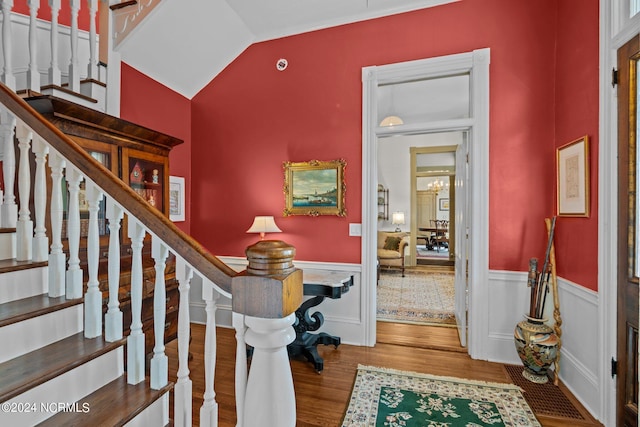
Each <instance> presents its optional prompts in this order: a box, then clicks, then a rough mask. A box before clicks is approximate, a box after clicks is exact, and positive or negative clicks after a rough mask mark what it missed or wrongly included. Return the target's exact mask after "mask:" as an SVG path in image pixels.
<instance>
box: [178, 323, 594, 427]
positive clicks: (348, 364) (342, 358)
mask: <svg viewBox="0 0 640 427" xmlns="http://www.w3.org/2000/svg"><path fill="white" fill-rule="evenodd" d="M191 330H192V336H193V339H192V343H191V352H192V354H193V359H192V360H191V362H190V363H189V369H190V371H191V374H190V377H191V380H192V381H193V408H194V417H193V425H198V424H199V408H200V406H201V405H202V395H203V393H204V377H203V375H204V364H203V348H204V336H203V333H204V326H202V325H197V324H193V325H192V329H191ZM217 333H218V361H217V364H216V380H215V390H216V400H217V402H218V405H219V426H220V427H233V426H235V420H236V416H235V397H234V370H235V367H234V364H235V348H236V345H235V337H234V334H235V331H233V330H232V329H223V328H218V331H217ZM378 336H379V341H380V342H379V343H378V344H377V345H376V346H375V347H358V346H351V345H346V344H342V345H340V346H339V347H338V348H337V349H335V348H333V347H332V346H326V347H325V346H320V347H319V350H318V351H319V353H320V355H321V356H322V357H323V358H324V371H323V372H322V373H321V374H317V373H316V372H315V370H314V368H313V366H312V365H311V364H310V363H308V362H306V361H301V360H292V361H291V369H292V372H293V379H294V387H295V391H296V403H297V427H318V426H322V427H324V426H326V427H337V426H340V422H341V420H342V416H343V414H344V412H345V410H346V408H347V404H348V401H349V397H350V395H351V387H352V385H353V381H354V379H355V375H356V369H357V366H358V364H363V365H373V366H381V367H389V368H395V369H401V370H408V371H417V372H424V373H431V374H435V375H447V376H453V377H459V378H469V379H475V380H481V381H491V382H503V383H508V382H510V381H509V376H508V374H507V373H506V371H505V370H504V368H503V366H502V365H501V364H499V363H491V362H485V361H481V360H472V359H471V358H470V357H469V356H468V355H467V354H466V353H465V352H464V350H463V349H461V348H460V347H459V346H457V344H456V343H457V332H456V329H455V328H442V327H429V326H416V325H401V324H395V323H388V322H378ZM411 338H413V340H414V341H412V340H411ZM416 338H418V340H417V341H415V339H416ZM383 341H384V342H383ZM421 347H422V348H421ZM167 355H168V356H169V378H170V380H171V381H175V380H176V371H177V342H176V341H173V342H171V343H169V344H168V345H167ZM563 391H565V394H566V393H568V392H566V388H565V389H564V390H563ZM570 398H572V397H570ZM573 401H574V404H575V399H573ZM171 405H172V406H171V408H173V402H172V404H171ZM576 406H577V407H578V409H579V410H580V411H581V413H582V414H583V416H584V417H585V418H586V419H587V420H586V421H584V422H581V421H576V420H570V422H567V420H566V419H559V418H551V417H545V416H540V415H538V419H539V420H540V422H541V424H542V425H543V426H544V427H560V426H567V425H572V426H574V427H580V426H601V424H600V423H598V422H596V421H595V420H593V418H592V417H591V416H589V415H588V413H587V412H586V411H585V410H584V408H582V406H579V404H577V405H576Z"/></svg>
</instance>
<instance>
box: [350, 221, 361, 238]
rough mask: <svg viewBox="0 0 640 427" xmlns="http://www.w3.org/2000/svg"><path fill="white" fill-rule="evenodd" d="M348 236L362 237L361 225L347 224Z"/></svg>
mask: <svg viewBox="0 0 640 427" xmlns="http://www.w3.org/2000/svg"><path fill="white" fill-rule="evenodd" d="M349 236H362V224H349Z"/></svg>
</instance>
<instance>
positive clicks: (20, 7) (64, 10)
mask: <svg viewBox="0 0 640 427" xmlns="http://www.w3.org/2000/svg"><path fill="white" fill-rule="evenodd" d="M100 7H101V2H98V8H100ZM13 12H16V13H20V14H22V15H27V16H29V6H28V5H27V0H15V1H14V5H13ZM37 16H38V18H39V19H42V20H44V21H49V22H51V8H50V7H49V1H48V0H40V8H39V9H38V15H37ZM58 23H59V24H60V25H66V26H67V27H69V26H71V8H70V7H69V2H68V1H62V2H60V12H59V13H58ZM78 28H79V29H80V30H84V31H89V6H88V5H87V2H86V1H82V0H81V1H80V11H79V12H78ZM96 28H97V31H98V33H99V32H100V29H99V28H100V27H99V24H98V14H96Z"/></svg>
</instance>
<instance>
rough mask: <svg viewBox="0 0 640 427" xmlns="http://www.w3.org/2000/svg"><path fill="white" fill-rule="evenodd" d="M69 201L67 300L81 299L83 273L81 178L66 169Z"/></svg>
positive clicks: (75, 171) (78, 173)
mask: <svg viewBox="0 0 640 427" xmlns="http://www.w3.org/2000/svg"><path fill="white" fill-rule="evenodd" d="M66 178H67V184H68V188H69V200H68V207H67V240H68V242H69V268H68V269H67V277H66V279H67V299H77V298H82V282H83V271H82V269H81V268H80V256H79V251H80V202H79V196H80V181H82V179H83V176H82V175H81V174H80V171H78V170H77V169H75V168H72V167H68V168H67V176H66Z"/></svg>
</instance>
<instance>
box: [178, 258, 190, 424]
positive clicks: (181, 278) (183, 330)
mask: <svg viewBox="0 0 640 427" xmlns="http://www.w3.org/2000/svg"><path fill="white" fill-rule="evenodd" d="M192 277H193V269H192V268H191V267H190V266H189V265H187V264H186V263H185V262H184V259H182V258H180V257H176V279H178V283H179V285H178V291H179V292H180V304H179V307H178V380H177V381H176V385H175V387H174V396H175V398H174V408H173V414H174V415H173V422H174V423H175V427H191V425H192V422H191V418H192V417H191V411H192V405H193V404H192V402H193V400H192V396H193V385H192V382H191V379H190V378H189V338H190V335H191V327H190V325H189V289H190V287H191V278H192Z"/></svg>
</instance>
